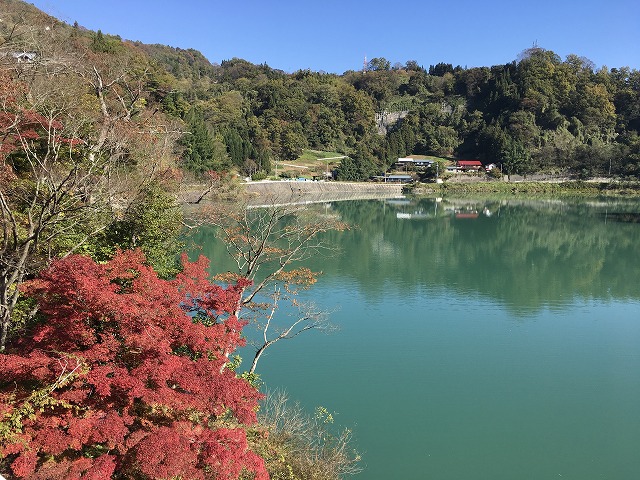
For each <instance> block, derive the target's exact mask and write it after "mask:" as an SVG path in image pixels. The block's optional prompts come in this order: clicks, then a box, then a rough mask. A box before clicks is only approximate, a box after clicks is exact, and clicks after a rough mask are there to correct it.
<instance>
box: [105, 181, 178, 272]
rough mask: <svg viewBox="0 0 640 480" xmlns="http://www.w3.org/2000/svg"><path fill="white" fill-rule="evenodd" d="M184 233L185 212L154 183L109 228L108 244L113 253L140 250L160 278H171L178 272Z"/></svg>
mask: <svg viewBox="0 0 640 480" xmlns="http://www.w3.org/2000/svg"><path fill="white" fill-rule="evenodd" d="M181 232H182V211H181V209H180V208H179V207H178V206H177V205H176V202H175V198H174V197H173V195H171V194H169V193H167V192H166V191H165V190H164V189H163V187H162V185H161V184H159V183H156V182H153V183H150V184H149V185H148V186H147V187H146V188H144V189H142V190H141V192H140V194H139V195H138V196H137V197H136V199H135V200H134V201H133V202H132V204H131V206H130V207H129V208H128V209H127V210H126V211H125V212H124V214H123V216H122V217H121V218H119V219H117V220H115V221H114V222H113V223H112V224H111V225H110V226H109V229H108V230H107V232H106V235H105V243H106V245H107V246H109V248H110V249H113V248H116V247H117V248H119V249H122V250H127V249H133V248H140V249H141V250H142V251H143V252H144V254H145V256H146V258H147V261H148V262H149V264H150V265H151V266H153V268H154V269H155V270H156V271H157V272H158V275H159V276H160V277H161V278H168V277H171V276H172V275H174V274H175V273H176V272H177V271H178V270H179V264H178V255H179V253H180V251H181V249H182V247H183V244H182V242H181V241H180V234H181ZM110 253H111V252H110Z"/></svg>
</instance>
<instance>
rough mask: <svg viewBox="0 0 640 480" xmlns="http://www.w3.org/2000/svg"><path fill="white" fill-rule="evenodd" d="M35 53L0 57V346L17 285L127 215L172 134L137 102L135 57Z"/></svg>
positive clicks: (140, 79) (163, 162)
mask: <svg viewBox="0 0 640 480" xmlns="http://www.w3.org/2000/svg"><path fill="white" fill-rule="evenodd" d="M22 45H23V46H24V47H25V50H26V49H27V48H26V47H28V42H23V44H22ZM0 47H1V48H0V50H2V51H3V52H5V53H6V52H7V51H8V50H7V49H9V48H10V47H8V46H7V45H5V44H3V45H0ZM36 47H37V48H36ZM34 51H37V52H38V55H39V56H38V58H37V59H36V60H37V61H34V62H32V63H29V62H23V63H22V64H18V63H16V62H15V61H12V60H11V58H9V59H7V57H6V56H5V57H3V62H0V222H1V224H0V228H1V229H2V244H1V245H0V350H3V349H4V348H5V345H6V343H7V335H8V332H9V330H10V327H11V324H12V321H14V320H15V319H12V317H13V313H14V311H15V309H16V305H17V304H18V299H19V298H20V285H21V283H22V282H23V281H24V280H25V279H26V278H28V276H29V275H32V274H33V273H35V272H36V271H37V270H38V269H39V268H41V267H42V266H44V265H45V264H46V263H47V262H48V261H49V260H50V259H51V258H52V257H53V256H60V255H68V254H69V253H72V252H74V251H77V250H78V249H80V248H82V247H83V245H86V244H87V242H88V240H90V239H91V238H92V237H93V236H94V235H96V234H97V233H98V232H100V231H101V230H104V229H105V228H106V227H107V225H109V223H110V222H111V221H113V219H114V218H115V217H117V216H118V215H121V214H122V212H124V211H126V209H127V207H128V206H129V203H130V202H131V201H133V200H134V199H136V198H137V193H138V192H140V191H142V190H143V189H144V188H145V186H146V185H147V184H148V183H149V182H151V181H153V179H154V178H156V177H157V176H159V175H163V174H164V171H165V170H166V167H168V166H169V165H171V160H172V153H173V143H174V141H175V139H176V138H177V135H178V134H179V133H178V132H177V128H176V125H173V124H171V123H170V122H168V121H167V120H166V118H165V117H164V116H163V115H161V114H155V113H157V112H150V111H149V109H146V108H145V101H144V99H143V97H142V94H143V90H144V82H145V79H146V77H147V75H148V73H147V71H146V70H145V68H144V64H143V63H142V64H140V63H136V62H135V61H134V60H135V59H131V61H129V60H121V59H120V60H118V59H117V58H109V57H108V56H107V55H103V56H99V55H95V54H93V53H91V52H85V57H84V58H81V57H82V55H80V54H78V53H77V52H76V53H74V52H66V53H65V52H60V51H57V50H56V45H54V44H53V43H51V42H49V43H45V44H42V45H36V46H34ZM124 58H125V59H129V57H126V56H124ZM88 61H92V62H93V63H89V64H87V63H86V62H88Z"/></svg>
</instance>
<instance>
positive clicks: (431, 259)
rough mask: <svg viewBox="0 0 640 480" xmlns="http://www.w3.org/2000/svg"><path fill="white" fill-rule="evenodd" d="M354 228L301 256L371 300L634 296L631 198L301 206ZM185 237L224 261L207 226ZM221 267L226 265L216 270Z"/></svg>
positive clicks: (525, 308) (637, 235)
mask: <svg viewBox="0 0 640 480" xmlns="http://www.w3.org/2000/svg"><path fill="white" fill-rule="evenodd" d="M308 208H311V209H314V208H315V209H317V210H318V214H323V215H327V214H331V215H335V216H339V217H340V219H341V220H343V221H345V222H348V223H349V224H351V225H352V226H354V228H353V229H352V230H350V231H347V232H330V233H328V234H327V235H326V238H325V240H326V241H328V242H329V243H331V244H333V245H337V246H339V250H337V251H334V252H333V253H331V254H328V255H323V256H322V258H320V257H315V258H313V259H311V260H310V261H308V262H307V266H309V267H310V268H312V269H314V270H317V271H323V272H325V275H324V277H323V278H322V279H321V282H323V283H326V284H328V285H330V284H332V283H333V282H335V283H343V281H344V280H345V277H347V279H348V280H349V281H350V283H353V284H354V285H356V286H357V287H356V288H358V289H359V290H360V291H361V292H362V293H363V294H364V295H365V296H366V297H367V299H368V300H369V301H371V302H377V301H381V299H384V297H385V295H389V294H394V295H395V294H402V292H407V291H411V292H412V293H416V292H423V294H424V295H428V294H429V292H432V291H445V292H451V294H452V295H462V296H464V295H479V296H483V297H487V298H488V299H489V300H492V301H496V302H499V303H501V304H503V305H505V306H506V307H507V308H508V309H509V310H511V311H512V312H514V313H518V314H528V313H532V312H535V311H537V310H540V309H542V308H562V307H563V306H565V305H567V304H570V303H573V302H574V301H575V300H576V299H584V300H588V299H600V300H608V299H629V298H638V297H640V291H639V290H638V288H637V285H638V283H640V257H639V256H638V245H639V244H640V243H639V241H640V226H639V225H638V224H637V223H638V218H640V213H638V212H640V202H638V201H633V200H626V201H593V200H590V201H586V202H585V201H582V202H581V201H558V200H538V201H528V200H520V199H512V200H486V199H485V200H470V199H439V198H437V199H436V198H434V199H409V198H404V199H388V200H360V201H345V202H331V203H325V204H321V205H315V206H314V205H310V206H309V207H308ZM199 235H200V238H194V241H195V243H196V244H200V245H203V249H204V253H205V254H206V255H207V256H209V257H210V258H211V259H212V262H213V263H214V265H219V266H225V265H227V263H226V262H227V260H226V259H225V257H224V253H223V252H222V250H223V249H222V248H220V246H218V247H216V246H215V245H214V244H213V243H212V242H211V236H212V234H211V232H206V231H205V232H201V233H200V234H199ZM225 269H226V268H225Z"/></svg>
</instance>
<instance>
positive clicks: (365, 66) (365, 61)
mask: <svg viewBox="0 0 640 480" xmlns="http://www.w3.org/2000/svg"><path fill="white" fill-rule="evenodd" d="M366 71H367V56H366V55H365V56H364V63H363V64H362V73H365V72H366Z"/></svg>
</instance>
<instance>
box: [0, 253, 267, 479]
mask: <svg viewBox="0 0 640 480" xmlns="http://www.w3.org/2000/svg"><path fill="white" fill-rule="evenodd" d="M183 266H184V270H183V272H182V273H181V274H179V275H178V276H177V277H176V279H175V280H172V281H166V280H161V279H159V278H158V276H157V275H156V273H155V272H154V271H153V269H152V268H150V267H148V266H147V265H145V262H144V257H143V256H142V254H141V253H140V252H139V251H137V252H134V251H128V252H124V253H119V254H118V255H116V256H115V257H114V258H113V260H111V261H109V262H107V263H104V264H97V263H95V262H94V261H92V260H91V259H89V258H87V257H82V256H78V255H72V256H69V257H67V258H65V259H62V260H57V261H55V262H54V263H53V264H52V265H51V266H50V267H49V268H48V269H47V270H46V271H44V272H43V273H42V274H41V275H40V276H39V277H38V278H37V279H36V280H34V281H31V282H30V283H29V284H28V286H27V287H26V291H27V293H28V294H29V295H30V296H33V298H35V299H36V300H37V301H38V303H39V305H40V315H41V319H42V321H41V323H39V324H38V325H36V326H35V328H34V329H33V332H32V335H30V336H28V337H22V338H20V339H18V340H16V341H15V342H13V343H12V344H11V346H10V348H9V349H8V350H7V352H6V353H4V354H1V355H0V419H1V420H2V421H1V422H0V425H1V427H0V445H2V447H0V470H1V471H3V472H8V471H9V470H8V469H9V468H10V470H11V472H12V473H13V475H14V476H15V477H16V478H29V479H52V478H88V479H89V478H90V479H96V480H98V479H100V480H104V479H108V478H138V479H168V478H191V479H216V480H220V479H227V480H231V479H237V478H238V477H239V476H240V475H241V474H243V473H247V474H249V473H252V474H254V475H255V477H253V478H255V479H256V480H257V479H266V478H268V475H267V473H266V471H265V468H264V462H263V461H262V459H261V458H259V457H258V456H257V455H256V454H255V453H253V452H252V451H251V450H250V449H249V447H248V444H247V437H246V433H245V430H244V428H243V426H244V425H247V424H251V423H253V422H255V420H256V410H257V402H258V400H259V399H260V398H261V397H262V395H261V394H260V393H259V392H257V391H256V390H255V389H254V388H253V387H252V386H251V385H250V384H249V383H248V382H247V381H245V380H243V379H241V378H238V377H237V376H236V375H235V374H234V373H233V372H232V371H231V370H230V369H222V368H221V367H222V366H223V365H224V364H225V362H226V361H227V356H228V355H229V354H230V353H231V352H233V350H234V349H235V348H236V347H237V346H239V345H242V344H243V342H244V340H243V339H242V337H241V330H242V327H243V325H244V323H245V322H243V321H241V320H239V319H238V318H237V316H236V315H235V314H234V313H233V312H234V311H235V310H236V309H237V305H238V299H239V297H240V294H241V292H242V291H243V289H244V288H246V287H247V285H248V282H246V281H240V282H238V283H237V284H235V285H233V286H230V287H228V288H223V287H221V286H218V285H215V284H212V283H210V282H209V281H208V280H207V275H206V273H205V272H206V267H207V262H206V260H205V259H204V258H201V259H200V260H199V261H198V262H196V263H189V262H186V261H184V264H183Z"/></svg>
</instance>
